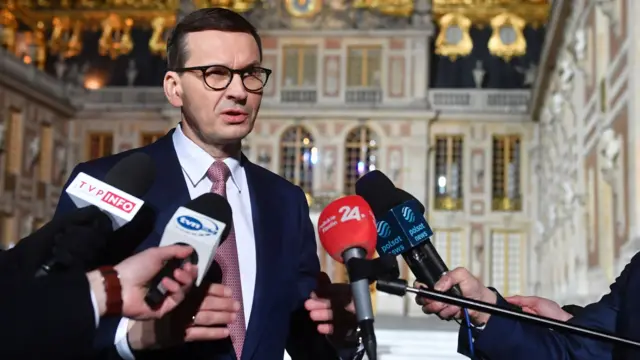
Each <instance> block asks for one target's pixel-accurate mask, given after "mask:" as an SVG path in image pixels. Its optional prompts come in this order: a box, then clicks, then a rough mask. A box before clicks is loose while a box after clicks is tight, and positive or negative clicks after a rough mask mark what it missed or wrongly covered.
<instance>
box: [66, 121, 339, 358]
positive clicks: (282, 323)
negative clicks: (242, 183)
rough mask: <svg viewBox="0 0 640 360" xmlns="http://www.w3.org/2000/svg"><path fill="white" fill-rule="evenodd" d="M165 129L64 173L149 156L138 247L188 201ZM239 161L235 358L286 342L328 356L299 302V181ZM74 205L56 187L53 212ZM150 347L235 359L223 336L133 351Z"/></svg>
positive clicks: (171, 353) (305, 220)
mask: <svg viewBox="0 0 640 360" xmlns="http://www.w3.org/2000/svg"><path fill="white" fill-rule="evenodd" d="M172 134H173V130H172V131H170V132H169V133H168V134H167V135H166V136H164V137H162V138H160V139H159V140H158V141H157V142H155V143H153V144H151V145H148V146H145V147H142V148H138V149H133V150H130V151H127V152H124V153H120V154H116V155H113V156H109V157H105V158H101V159H97V160H93V161H89V162H86V163H81V164H79V165H77V166H76V167H75V169H74V170H73V173H72V174H71V176H70V179H73V178H75V176H76V175H77V174H78V173H80V172H84V173H86V174H88V175H90V176H93V177H94V178H97V179H100V180H102V179H103V178H104V177H105V175H106V173H107V172H108V171H109V170H110V169H111V168H112V167H113V166H114V165H115V164H116V163H117V162H118V161H119V160H120V159H122V158H124V157H125V156H127V155H129V154H131V153H132V152H143V153H146V154H148V155H149V156H150V157H151V158H152V159H153V161H154V162H155V166H156V169H157V176H156V179H155V182H154V183H153V185H152V187H151V189H150V190H149V191H148V193H147V194H146V195H145V196H144V197H143V198H142V199H143V200H144V201H145V202H146V203H147V204H148V205H149V206H150V207H151V208H152V209H153V210H154V211H155V213H156V219H157V220H156V224H155V230H154V231H153V232H152V234H151V235H150V236H149V237H147V239H145V240H144V242H143V243H142V245H141V246H139V248H138V249H137V250H138V251H141V250H144V249H146V248H149V247H153V246H157V245H158V242H159V239H160V234H162V232H163V231H164V228H165V226H166V224H167V222H168V221H169V220H170V218H171V216H172V215H173V213H174V212H175V211H176V210H177V208H178V207H179V206H182V205H184V204H185V203H187V202H188V201H189V200H190V196H189V192H188V189H187V186H186V183H185V179H184V175H183V172H182V168H181V167H180V163H179V162H178V157H177V155H176V152H175V148H174V146H173V140H172ZM242 164H243V166H244V169H245V172H246V176H247V182H248V185H249V193H250V198H251V210H252V215H253V226H254V233H255V241H256V262H257V274H256V282H255V294H254V299H253V307H252V312H251V316H250V321H249V325H248V327H247V334H246V338H245V343H244V349H243V352H242V359H241V360H249V359H255V360H258V359H260V360H262V359H282V356H283V354H284V350H285V347H286V348H287V350H288V351H289V353H290V355H291V356H292V358H294V359H315V358H317V359H331V358H334V359H335V358H337V357H338V355H337V354H336V351H335V350H334V349H333V348H332V347H331V345H330V344H329V343H328V341H327V339H326V338H325V337H324V336H322V335H320V334H318V332H317V331H316V324H314V323H313V322H312V321H311V319H310V318H309V315H308V312H307V311H306V310H305V309H304V301H305V300H306V299H308V298H309V295H310V294H311V292H312V291H313V290H314V289H315V287H316V282H317V281H316V277H317V275H318V273H319V272H320V264H319V261H318V256H317V253H316V249H317V247H316V246H317V245H316V239H315V231H314V228H313V224H312V223H311V220H310V219H309V207H308V205H307V200H306V198H305V195H304V193H303V191H302V190H301V189H300V188H299V187H297V186H295V185H293V184H291V183H290V182H288V181H287V180H285V179H283V178H282V177H280V176H278V175H276V174H274V173H272V172H270V171H268V170H266V169H264V168H262V167H260V166H257V165H255V164H253V163H251V162H249V161H248V160H247V159H246V158H244V157H243V159H242ZM66 186H68V183H67V185H65V188H66ZM73 209H75V206H74V204H73V202H72V201H71V199H70V198H69V197H68V196H67V195H66V193H64V192H63V195H62V196H61V198H60V201H59V203H58V207H57V209H56V216H58V215H61V214H64V213H66V212H68V211H71V210H73ZM119 320H120V319H111V321H108V322H107V321H104V322H103V323H101V326H100V329H99V335H98V336H97V338H96V341H95V343H96V349H97V350H103V349H105V348H107V347H113V342H114V336H115V332H116V328H117V325H118V322H119ZM289 335H291V336H289ZM151 354H153V355H152V356H150V357H151V358H153V359H158V358H163V359H164V358H167V359H177V358H180V359H207V360H232V359H235V355H234V352H233V348H232V346H231V342H230V341H229V340H228V339H227V340H221V341H216V342H199V343H190V344H185V345H180V346H178V347H175V348H171V349H164V350H159V351H152V352H146V354H144V353H141V354H136V358H137V359H140V358H147V357H148V356H149V355H151ZM145 355H146V356H145Z"/></svg>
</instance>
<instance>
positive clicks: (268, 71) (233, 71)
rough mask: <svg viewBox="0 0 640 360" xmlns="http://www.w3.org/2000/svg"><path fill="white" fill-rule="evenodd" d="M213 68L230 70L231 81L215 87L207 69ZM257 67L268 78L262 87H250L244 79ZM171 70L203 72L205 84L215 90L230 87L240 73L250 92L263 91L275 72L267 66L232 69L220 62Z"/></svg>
mask: <svg viewBox="0 0 640 360" xmlns="http://www.w3.org/2000/svg"><path fill="white" fill-rule="evenodd" d="M211 68H222V69H225V70H227V71H229V73H231V76H229V81H228V82H227V84H226V85H225V86H223V87H219V88H215V87H213V86H211V85H209V83H208V82H207V70H209V69H211ZM256 69H260V70H262V71H264V73H265V74H266V78H265V79H264V82H263V83H262V87H260V88H259V89H249V88H248V87H247V85H246V84H245V83H244V79H245V78H247V77H250V76H251V75H249V74H248V72H249V71H250V70H256ZM169 71H175V72H177V73H183V72H188V71H200V72H201V73H202V81H203V82H204V84H205V85H207V87H208V88H210V89H212V90H215V91H222V90H224V89H226V88H228V87H229V85H231V82H232V81H233V76H234V75H235V74H238V76H240V80H241V82H242V86H244V88H245V89H246V90H247V91H250V92H258V91H262V90H263V89H264V87H265V86H266V85H267V82H268V81H269V76H271V73H272V72H273V71H272V70H271V69H267V68H264V67H262V66H247V67H245V68H242V69H232V68H230V67H228V66H224V65H218V64H214V65H202V66H190V67H183V68H176V69H169Z"/></svg>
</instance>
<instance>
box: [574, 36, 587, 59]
mask: <svg viewBox="0 0 640 360" xmlns="http://www.w3.org/2000/svg"><path fill="white" fill-rule="evenodd" d="M586 52H587V32H586V30H585V29H578V30H577V31H576V34H575V42H574V44H573V54H574V56H575V57H576V60H577V61H578V62H581V61H583V60H584V59H585V57H586V55H587V54H586Z"/></svg>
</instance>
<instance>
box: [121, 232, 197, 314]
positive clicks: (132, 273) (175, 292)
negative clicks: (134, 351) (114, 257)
mask: <svg viewBox="0 0 640 360" xmlns="http://www.w3.org/2000/svg"><path fill="white" fill-rule="evenodd" d="M192 252H193V249H192V248H191V247H188V246H178V245H174V246H164V247H155V248H151V249H147V250H145V251H142V252H140V253H138V254H136V255H133V256H131V257H129V258H127V259H125V260H124V261H122V262H120V263H119V264H118V265H116V266H114V269H115V270H116V271H117V272H118V276H119V278H120V284H121V286H122V304H123V306H122V313H123V316H125V317H128V318H131V319H138V320H145V319H158V318H160V317H162V316H164V315H165V314H166V313H168V312H169V311H171V310H173V309H174V308H175V307H176V306H177V305H178V304H179V303H180V302H182V300H184V298H185V294H186V293H187V292H188V291H189V289H190V288H191V286H192V284H193V282H194V281H195V279H196V277H197V276H198V270H197V267H196V265H193V264H191V263H187V264H185V265H184V266H183V268H182V269H176V270H175V271H174V273H173V277H174V279H170V278H168V277H165V278H164V279H162V285H163V286H164V287H165V288H166V289H167V291H168V296H167V297H166V298H165V299H164V301H163V302H162V303H161V304H160V305H159V306H158V307H157V308H155V309H151V308H150V307H149V306H148V305H147V303H146V302H145V300H144V298H145V296H146V294H147V291H148V289H147V284H148V283H149V281H151V279H153V277H154V276H156V274H157V273H158V272H160V270H161V269H162V267H163V266H164V264H165V262H166V261H168V260H170V259H173V258H178V259H185V258H187V257H188V256H189V255H190V254H191V253H192Z"/></svg>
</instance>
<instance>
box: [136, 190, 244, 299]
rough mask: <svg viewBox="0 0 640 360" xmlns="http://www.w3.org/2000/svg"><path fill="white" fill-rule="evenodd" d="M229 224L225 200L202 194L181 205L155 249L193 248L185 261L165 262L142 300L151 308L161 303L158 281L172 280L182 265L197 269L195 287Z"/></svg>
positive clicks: (230, 218) (162, 291)
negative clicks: (195, 266) (167, 247)
mask: <svg viewBox="0 0 640 360" xmlns="http://www.w3.org/2000/svg"><path fill="white" fill-rule="evenodd" d="M232 225H233V216H232V212H231V206H230V205H229V202H227V199H225V198H224V197H222V196H220V195H218V194H214V193H206V194H203V195H200V196H198V197H197V198H195V199H193V200H191V201H190V202H188V203H187V204H186V205H184V206H181V207H179V208H178V210H176V212H175V213H174V214H173V216H172V217H171V220H169V222H168V223H167V226H166V227H165V229H164V232H163V233H162V239H161V240H160V244H159V245H158V246H168V245H186V246H190V247H192V248H193V249H194V251H193V252H192V253H191V255H190V256H189V257H187V258H186V259H172V260H169V261H167V263H166V264H165V265H164V267H163V268H162V270H160V272H159V273H158V274H157V275H156V276H155V277H154V278H153V279H151V281H150V282H149V290H148V292H147V295H146V296H145V298H144V300H145V301H146V303H147V305H149V306H150V307H151V308H155V307H157V306H159V305H160V304H162V302H163V300H164V298H165V297H166V296H167V289H166V288H165V287H164V286H163V285H162V279H163V278H165V277H169V278H172V279H173V272H174V271H175V270H176V269H178V268H180V267H182V266H183V265H184V264H186V262H191V263H192V264H195V265H197V266H198V277H197V279H196V282H195V283H196V286H199V285H200V283H201V282H202V279H203V278H204V276H205V274H206V273H207V272H208V271H209V267H210V266H211V264H212V263H213V258H214V257H215V254H216V251H217V250H218V246H220V244H221V243H222V241H223V240H224V239H226V237H227V235H228V234H229V231H230V229H231V227H232Z"/></svg>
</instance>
